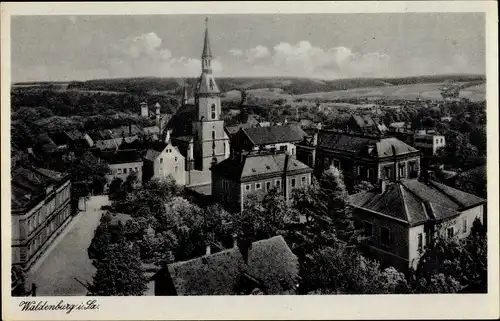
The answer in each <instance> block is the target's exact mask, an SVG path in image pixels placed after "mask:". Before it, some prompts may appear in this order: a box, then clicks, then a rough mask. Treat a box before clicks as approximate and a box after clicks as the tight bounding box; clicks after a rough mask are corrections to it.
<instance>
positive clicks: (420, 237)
mask: <svg viewBox="0 0 500 321" xmlns="http://www.w3.org/2000/svg"><path fill="white" fill-rule="evenodd" d="M417 238H418V249H419V250H420V251H421V250H422V247H423V243H424V237H423V235H422V233H418V235H417Z"/></svg>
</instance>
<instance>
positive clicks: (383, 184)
mask: <svg viewBox="0 0 500 321" xmlns="http://www.w3.org/2000/svg"><path fill="white" fill-rule="evenodd" d="M386 188H387V183H386V181H384V180H383V179H381V180H379V182H378V193H379V194H384V193H385V190H386Z"/></svg>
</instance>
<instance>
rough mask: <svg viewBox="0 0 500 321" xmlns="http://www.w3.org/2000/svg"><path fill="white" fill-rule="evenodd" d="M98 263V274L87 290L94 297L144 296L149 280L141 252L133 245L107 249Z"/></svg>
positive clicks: (123, 244)
mask: <svg viewBox="0 0 500 321" xmlns="http://www.w3.org/2000/svg"><path fill="white" fill-rule="evenodd" d="M103 254H104V255H103V258H102V259H100V260H99V261H97V263H96V268H97V270H96V273H95V275H94V278H93V280H92V283H91V284H88V286H87V288H88V290H89V292H90V293H89V294H90V295H92V296H126V295H133V296H139V295H143V293H144V291H145V290H146V288H147V279H146V277H145V274H144V272H145V271H144V269H143V268H142V263H141V261H140V257H139V252H138V250H137V249H136V248H134V246H133V243H124V242H121V243H116V244H111V245H110V246H108V247H106V248H105V250H104V252H103Z"/></svg>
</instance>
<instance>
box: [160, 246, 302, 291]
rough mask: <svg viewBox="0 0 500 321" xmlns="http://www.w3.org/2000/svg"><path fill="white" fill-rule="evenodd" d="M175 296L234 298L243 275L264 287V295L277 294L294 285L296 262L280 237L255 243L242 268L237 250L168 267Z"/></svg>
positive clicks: (241, 258) (242, 261)
mask: <svg viewBox="0 0 500 321" xmlns="http://www.w3.org/2000/svg"><path fill="white" fill-rule="evenodd" d="M168 271H169V274H170V277H171V279H172V282H173V284H174V287H175V290H176V292H177V295H231V294H237V288H238V283H239V281H240V278H241V276H242V274H243V273H246V274H249V275H250V276H252V277H254V278H257V279H259V280H260V281H262V282H263V283H264V286H265V288H266V291H267V293H268V294H280V293H283V292H285V291H286V290H287V289H286V288H287V287H290V288H293V286H294V285H295V284H296V282H297V277H298V272H299V267H298V259H297V257H296V256H295V255H294V254H293V253H292V251H291V250H290V248H289V247H288V245H287V244H286V242H285V240H284V239H283V237H282V236H275V237H273V238H270V239H267V240H262V241H257V242H254V243H253V244H252V248H251V249H250V250H249V253H248V264H245V262H244V260H243V257H242V255H241V252H240V251H239V250H238V249H228V250H224V251H221V252H218V253H214V254H211V255H207V256H203V257H199V258H196V259H192V260H189V261H184V262H176V263H173V264H169V265H168Z"/></svg>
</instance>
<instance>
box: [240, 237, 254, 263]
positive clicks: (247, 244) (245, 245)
mask: <svg viewBox="0 0 500 321" xmlns="http://www.w3.org/2000/svg"><path fill="white" fill-rule="evenodd" d="M238 248H239V249H240V253H241V256H242V257H243V261H245V264H248V253H249V252H250V250H251V249H252V241H251V240H250V239H249V238H247V237H244V238H242V239H240V241H239V242H238Z"/></svg>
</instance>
